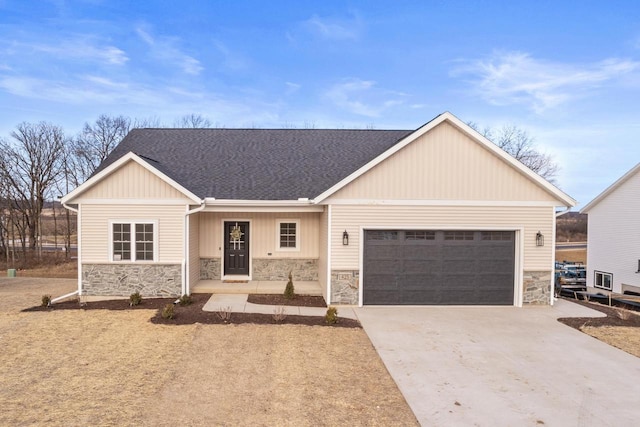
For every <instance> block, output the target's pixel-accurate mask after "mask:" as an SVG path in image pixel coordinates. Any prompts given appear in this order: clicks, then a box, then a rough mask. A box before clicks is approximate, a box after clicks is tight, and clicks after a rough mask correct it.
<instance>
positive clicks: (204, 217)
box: [199, 212, 320, 258]
mask: <svg viewBox="0 0 640 427" xmlns="http://www.w3.org/2000/svg"><path fill="white" fill-rule="evenodd" d="M199 215H200V256H201V257H202V258H221V257H222V242H223V240H222V223H223V221H246V220H248V221H250V223H251V224H250V241H249V245H250V246H249V247H250V251H251V256H252V257H253V258H267V257H269V258H318V256H319V244H320V243H319V237H320V236H319V227H320V213H319V212H312V213H307V212H301V213H297V212H228V213H226V212H201V213H200V214H199ZM279 219H292V220H293V219H296V220H300V239H299V242H300V250H299V251H280V250H278V249H277V247H276V245H277V244H278V238H277V234H276V230H277V228H276V227H277V223H276V221H277V220H279ZM269 254H271V255H269Z"/></svg>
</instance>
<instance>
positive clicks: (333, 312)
mask: <svg viewBox="0 0 640 427" xmlns="http://www.w3.org/2000/svg"><path fill="white" fill-rule="evenodd" d="M324 321H325V322H327V324H328V325H335V324H336V323H338V309H337V308H335V307H329V308H327V314H325V315H324Z"/></svg>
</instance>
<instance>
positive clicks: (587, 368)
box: [355, 300, 640, 427]
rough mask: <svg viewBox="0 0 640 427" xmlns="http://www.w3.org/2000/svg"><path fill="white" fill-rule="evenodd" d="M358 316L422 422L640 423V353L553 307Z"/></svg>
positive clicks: (564, 307)
mask: <svg viewBox="0 0 640 427" xmlns="http://www.w3.org/2000/svg"><path fill="white" fill-rule="evenodd" d="M355 312H356V314H357V315H358V319H359V320H360V322H361V323H362V326H363V328H364V330H365V331H366V333H367V335H368V336H369V338H370V339H371V342H372V343H373V345H374V347H375V348H376V350H377V352H378V354H379V355H380V357H381V358H382V360H383V362H384V364H385V365H386V367H387V369H388V371H389V373H390V374H391V376H392V377H393V379H394V380H395V381H396V383H397V384H398V387H399V388H400V391H401V392H402V394H403V395H404V397H405V399H406V400H407V402H408V403H409V406H411V409H412V410H413V411H414V413H415V415H416V417H417V419H418V421H419V422H420V423H421V424H422V425H423V426H471V425H473V426H539V425H544V426H563V427H564V426H569V427H570V426H622V425H625V426H626V425H639V423H640V406H638V396H639V395H640V382H639V379H640V359H639V358H637V357H634V356H632V355H630V354H628V353H625V352H623V351H621V350H618V349H616V348H614V347H611V346H609V345H607V344H605V343H603V342H601V341H598V340H597V339H595V338H592V337H590V336H588V335H586V334H584V333H582V332H579V331H577V330H575V329H573V328H570V327H568V326H566V325H564V324H562V323H560V322H558V321H557V318H558V317H585V316H587V317H590V316H591V317H596V316H600V315H602V314H601V313H600V312H596V311H594V310H591V309H588V308H585V307H583V306H580V305H578V304H574V303H571V302H569V301H563V300H560V301H556V303H555V305H554V306H553V307H549V306H545V307H542V306H539V307H524V308H515V307H364V308H356V309H355Z"/></svg>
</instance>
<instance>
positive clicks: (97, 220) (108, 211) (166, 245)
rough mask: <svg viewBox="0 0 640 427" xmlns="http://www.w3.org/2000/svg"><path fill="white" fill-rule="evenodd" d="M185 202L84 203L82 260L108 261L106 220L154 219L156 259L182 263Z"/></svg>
mask: <svg viewBox="0 0 640 427" xmlns="http://www.w3.org/2000/svg"><path fill="white" fill-rule="evenodd" d="M185 209H186V205H142V204H141V205H135V204H126V205H119V204H109V205H104V204H98V205H93V204H86V203H85V204H83V205H82V236H81V239H82V240H81V247H82V260H81V261H82V263H85V264H86V263H105V262H110V254H109V239H110V233H111V230H109V221H118V220H120V221H137V220H139V221H143V220H154V221H157V223H158V234H157V235H158V242H155V243H156V245H157V247H158V262H160V263H179V264H181V263H182V260H183V259H184V246H183V241H184V217H185V216H184V215H185Z"/></svg>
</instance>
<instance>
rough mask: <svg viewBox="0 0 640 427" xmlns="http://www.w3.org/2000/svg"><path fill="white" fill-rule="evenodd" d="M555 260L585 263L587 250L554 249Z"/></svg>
mask: <svg viewBox="0 0 640 427" xmlns="http://www.w3.org/2000/svg"><path fill="white" fill-rule="evenodd" d="M556 260H557V261H569V262H581V263H583V264H586V263H587V250H586V249H567V250H561V249H556Z"/></svg>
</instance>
